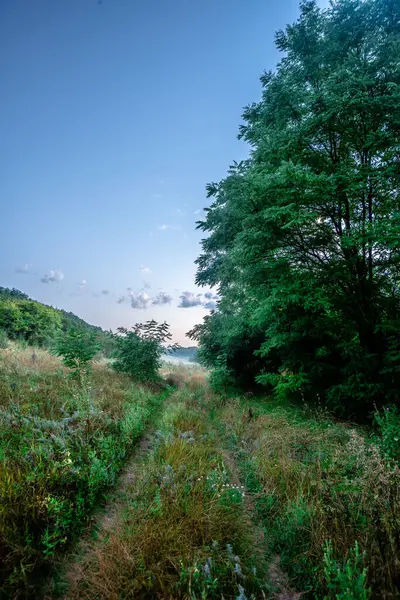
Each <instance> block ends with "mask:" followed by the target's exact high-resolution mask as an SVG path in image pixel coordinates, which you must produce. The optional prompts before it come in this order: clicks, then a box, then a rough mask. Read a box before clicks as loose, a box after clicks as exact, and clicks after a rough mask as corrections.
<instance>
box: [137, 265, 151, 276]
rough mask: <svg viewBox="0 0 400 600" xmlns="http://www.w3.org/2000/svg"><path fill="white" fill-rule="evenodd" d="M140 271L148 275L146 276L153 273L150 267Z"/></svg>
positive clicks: (141, 268)
mask: <svg viewBox="0 0 400 600" xmlns="http://www.w3.org/2000/svg"><path fill="white" fill-rule="evenodd" d="M140 271H141V272H142V273H146V275H151V274H152V272H153V271H152V270H151V269H150V268H149V267H145V266H144V265H142V266H141V267H140Z"/></svg>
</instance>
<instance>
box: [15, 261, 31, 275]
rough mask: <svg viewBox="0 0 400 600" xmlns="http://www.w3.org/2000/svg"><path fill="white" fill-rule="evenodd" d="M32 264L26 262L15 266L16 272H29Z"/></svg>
mask: <svg viewBox="0 0 400 600" xmlns="http://www.w3.org/2000/svg"><path fill="white" fill-rule="evenodd" d="M31 266H32V265H29V264H28V263H26V264H24V265H23V266H22V267H15V272H16V273H29V271H30V270H31Z"/></svg>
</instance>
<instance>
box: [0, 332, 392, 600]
mask: <svg viewBox="0 0 400 600" xmlns="http://www.w3.org/2000/svg"><path fill="white" fill-rule="evenodd" d="M0 352H1V363H0V386H1V388H0V394H1V396H0V397H1V410H0V420H1V429H0V452H1V460H2V469H1V473H0V495H1V502H0V511H1V512H0V534H1V546H0V548H1V550H0V552H1V554H0V559H1V565H2V566H1V581H2V583H1V591H2V597H5V598H30V597H38V598H40V597H43V598H48V599H50V598H60V597H63V598H66V599H70V600H75V599H78V598H84V599H88V600H89V599H91V600H95V599H96V600H99V599H104V600H106V599H110V600H111V599H117V598H148V599H150V598H159V599H175V598H176V599H203V598H204V599H205V598H215V599H221V598H225V599H228V598H232V599H233V598H237V599H240V600H244V599H245V598H248V599H250V598H271V599H272V598H276V599H280V600H284V599H286V600H290V599H296V598H300V597H302V598H310V599H311V598H312V599H314V598H318V599H321V600H322V599H324V598H327V599H332V600H333V599H337V598H344V599H348V600H350V599H353V598H354V599H367V598H370V597H372V598H393V597H396V594H398V591H397V589H396V584H397V579H396V573H398V570H399V550H398V539H399V538H398V532H399V527H400V522H399V521H400V518H399V511H398V505H399V500H400V498H399V491H400V488H399V470H398V467H397V466H396V465H395V463H393V462H391V461H388V460H387V459H386V458H384V456H383V454H382V452H381V450H380V446H379V444H378V442H377V440H371V439H370V437H369V432H368V431H367V430H362V429H359V428H356V427H353V426H352V425H350V424H342V423H339V422H336V421H333V420H332V419H331V418H329V416H328V415H326V414H324V413H320V414H317V413H316V412H315V411H313V412H311V411H307V410H306V409H304V408H302V409H300V408H298V407H295V406H289V405H284V404H279V403H277V402H272V401H270V400H269V399H267V398H248V397H247V398H244V397H237V398H232V397H225V396H219V395H217V394H215V393H214V392H212V391H211V390H210V389H209V387H208V384H207V375H206V373H205V372H204V371H202V370H201V369H199V368H196V367H184V366H180V367H176V366H173V365H165V366H164V368H163V369H162V371H161V372H162V375H163V378H164V380H165V382H166V384H165V385H164V386H158V387H157V386H153V387H152V388H148V387H145V386H136V385H134V384H132V382H131V381H130V380H129V379H128V378H126V377H124V376H122V375H118V374H116V373H114V372H113V371H112V370H111V369H110V368H109V367H108V365H107V363H106V362H102V363H100V364H97V365H95V367H94V369H93V373H92V375H91V376H90V377H89V378H88V379H87V380H85V382H84V384H83V385H81V384H79V385H78V383H76V382H74V381H72V380H71V378H70V377H69V374H68V373H67V371H66V370H65V369H64V367H62V364H61V363H60V362H59V361H58V359H56V358H55V357H52V356H50V355H49V354H48V353H47V352H45V351H40V350H35V351H34V352H33V351H32V348H29V349H23V348H20V347H18V346H17V345H14V344H13V345H11V346H10V347H9V348H7V349H5V350H1V351H0ZM139 442H140V443H139ZM120 472H121V473H120Z"/></svg>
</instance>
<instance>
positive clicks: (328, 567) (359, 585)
mask: <svg viewBox="0 0 400 600" xmlns="http://www.w3.org/2000/svg"><path fill="white" fill-rule="evenodd" d="M323 550H324V574H325V579H326V585H327V587H328V589H329V595H327V596H324V600H331V599H332V600H368V599H369V598H370V597H371V592H370V590H369V589H368V588H367V570H366V568H365V567H364V556H363V554H362V553H360V550H359V547H358V543H357V541H356V542H355V544H354V548H351V549H350V552H349V556H348V558H347V560H346V562H345V564H344V565H343V566H342V565H341V564H340V563H339V562H338V561H337V560H335V559H334V557H333V548H332V542H331V540H327V541H326V542H325V545H324V549H323Z"/></svg>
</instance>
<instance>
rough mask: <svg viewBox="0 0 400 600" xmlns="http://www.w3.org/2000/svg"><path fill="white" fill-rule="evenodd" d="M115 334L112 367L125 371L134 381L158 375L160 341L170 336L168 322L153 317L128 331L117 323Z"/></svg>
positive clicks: (163, 349) (161, 347)
mask: <svg viewBox="0 0 400 600" xmlns="http://www.w3.org/2000/svg"><path fill="white" fill-rule="evenodd" d="M118 331H119V333H120V335H119V336H117V338H116V342H117V349H116V352H115V361H114V363H113V367H114V369H115V370H116V371H117V372H118V373H125V374H126V375H129V376H130V377H132V378H133V379H135V380H136V381H141V382H147V381H157V380H158V379H159V373H158V371H159V369H160V367H161V362H162V361H161V358H162V356H163V354H164V352H165V347H164V344H165V342H167V341H168V340H170V339H171V337H172V336H171V334H170V333H169V325H168V324H167V323H165V322H164V323H157V322H156V321H154V320H151V321H147V322H146V323H144V324H143V323H137V324H136V325H135V326H134V327H133V328H132V331H128V330H127V329H125V328H123V327H120V328H119V329H118Z"/></svg>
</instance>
